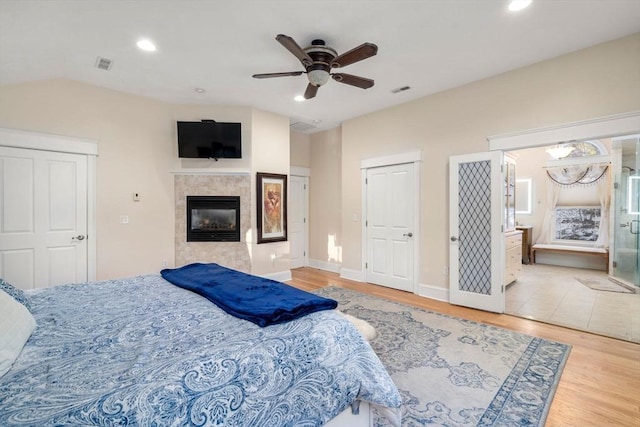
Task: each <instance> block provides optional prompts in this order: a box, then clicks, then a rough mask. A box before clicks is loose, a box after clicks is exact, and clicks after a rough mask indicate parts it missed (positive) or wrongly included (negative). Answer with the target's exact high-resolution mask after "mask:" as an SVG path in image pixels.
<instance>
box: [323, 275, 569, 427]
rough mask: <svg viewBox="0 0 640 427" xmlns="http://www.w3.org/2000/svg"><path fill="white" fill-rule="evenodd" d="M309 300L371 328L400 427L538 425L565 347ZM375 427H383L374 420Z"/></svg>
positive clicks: (359, 300)
mask: <svg viewBox="0 0 640 427" xmlns="http://www.w3.org/2000/svg"><path fill="white" fill-rule="evenodd" d="M316 293H317V294H320V295H323V296H328V297H330V298H334V299H335V300H337V301H338V303H339V306H338V309H339V310H341V311H343V312H344V313H347V314H350V315H352V316H355V317H358V318H361V319H364V320H366V321H367V322H369V323H370V324H371V325H373V326H374V327H375V328H376V329H377V331H378V336H377V337H376V338H375V339H374V340H373V341H372V342H371V346H372V347H373V349H374V350H375V351H376V353H377V354H378V357H380V360H382V362H383V363H384V365H385V366H386V368H387V370H388V371H389V373H390V374H391V377H392V378H393V380H394V382H395V383H396V386H397V387H398V389H399V390H400V393H401V395H402V397H403V400H404V406H403V421H402V426H403V427H414V426H434V425H437V426H451V427H452V426H456V427H458V426H543V425H544V422H545V419H546V417H547V413H548V411H549V407H550V405H551V400H552V399H553V395H554V393H555V390H556V387H557V385H558V381H559V380H560V375H561V373H562V370H563V368H564V365H565V362H566V360H567V358H568V356H569V351H570V346H568V345H565V344H560V343H556V342H552V341H547V340H543V339H540V338H535V337H531V336H527V335H523V334H520V333H517V332H512V331H509V330H506V329H502V328H497V327H494V326H489V325H485V324H481V323H476V322H472V321H469V320H464V319H458V318H455V317H451V316H447V315H443V314H438V313H434V312H430V311H426V310H422V309H419V308H414V307H410V306H407V305H403V304H398V303H395V302H391V301H387V300H384V299H380V298H376V297H373V296H370V295H366V294H362V293H360V292H355V291H351V290H349V289H342V288H336V287H328V288H323V289H320V290H318V291H316ZM374 425H375V427H387V426H388V425H389V424H388V423H387V421H386V419H385V418H384V417H383V416H381V415H379V414H376V417H375V423H374Z"/></svg>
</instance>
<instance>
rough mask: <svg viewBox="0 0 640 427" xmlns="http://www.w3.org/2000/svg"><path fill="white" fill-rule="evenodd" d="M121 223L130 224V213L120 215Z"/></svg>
mask: <svg viewBox="0 0 640 427" xmlns="http://www.w3.org/2000/svg"><path fill="white" fill-rule="evenodd" d="M120 224H129V215H120Z"/></svg>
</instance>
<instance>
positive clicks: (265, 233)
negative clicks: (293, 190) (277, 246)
mask: <svg viewBox="0 0 640 427" xmlns="http://www.w3.org/2000/svg"><path fill="white" fill-rule="evenodd" d="M256 192H257V210H258V238H257V242H258V243H271V242H284V241H286V240H287V175H279V174H274V173H262V172H258V174H257V185H256Z"/></svg>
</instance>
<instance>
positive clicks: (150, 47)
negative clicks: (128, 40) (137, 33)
mask: <svg viewBox="0 0 640 427" xmlns="http://www.w3.org/2000/svg"><path fill="white" fill-rule="evenodd" d="M136 45H137V46H138V47H139V48H140V49H142V50H146V51H147V52H155V51H156V45H154V44H153V43H152V42H151V41H150V40H147V39H142V40H138V43H136Z"/></svg>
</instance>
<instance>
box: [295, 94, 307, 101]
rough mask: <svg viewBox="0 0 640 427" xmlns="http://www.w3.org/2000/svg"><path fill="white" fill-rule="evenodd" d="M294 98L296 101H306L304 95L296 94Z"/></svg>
mask: <svg viewBox="0 0 640 427" xmlns="http://www.w3.org/2000/svg"><path fill="white" fill-rule="evenodd" d="M293 99H294V101H298V102H303V101H304V96H302V95H296V96H295V98H293Z"/></svg>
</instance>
